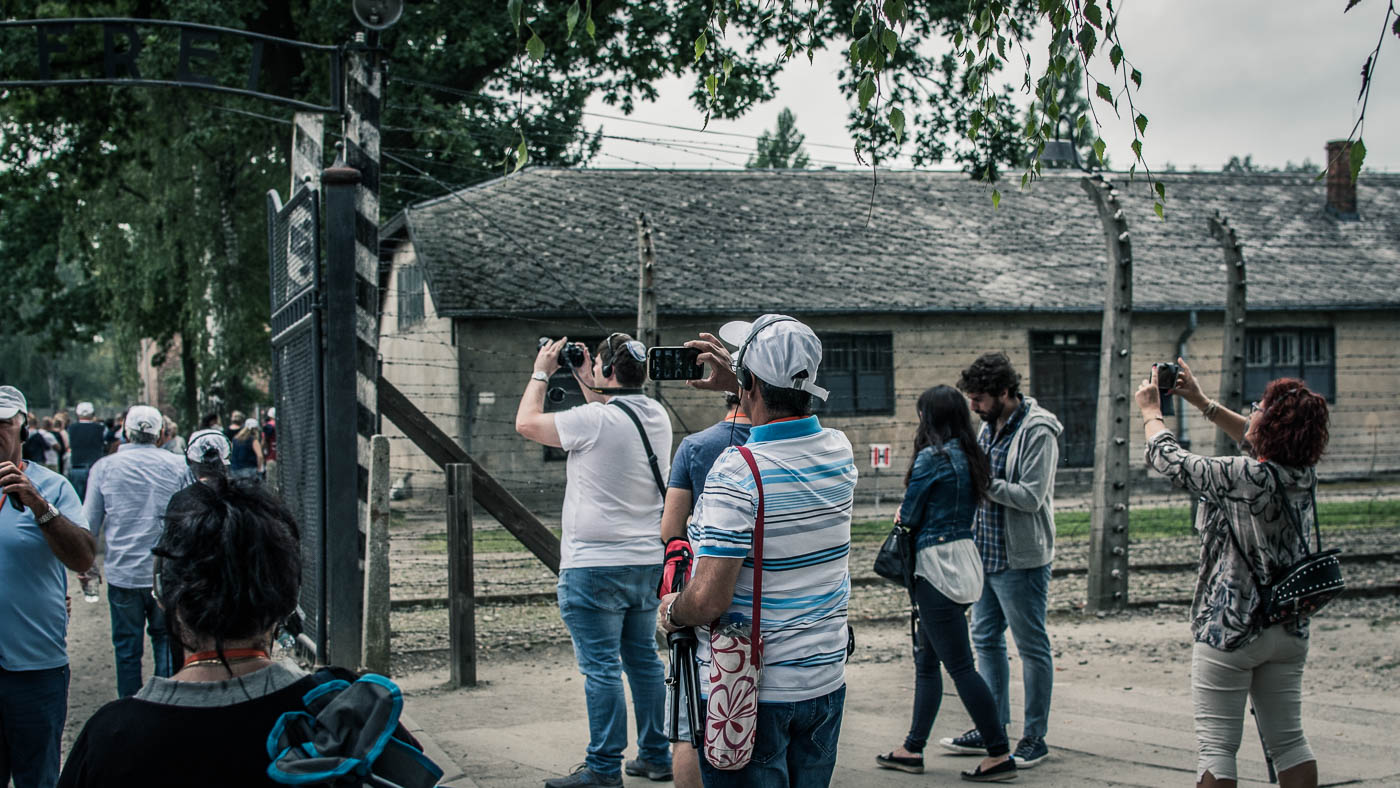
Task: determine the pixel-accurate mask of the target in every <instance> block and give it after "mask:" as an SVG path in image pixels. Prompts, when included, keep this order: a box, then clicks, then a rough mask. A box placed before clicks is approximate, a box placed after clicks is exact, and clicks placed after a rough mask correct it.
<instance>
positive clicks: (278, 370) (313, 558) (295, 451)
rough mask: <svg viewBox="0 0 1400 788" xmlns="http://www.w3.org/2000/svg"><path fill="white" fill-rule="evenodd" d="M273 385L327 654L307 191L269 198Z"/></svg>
mask: <svg viewBox="0 0 1400 788" xmlns="http://www.w3.org/2000/svg"><path fill="white" fill-rule="evenodd" d="M267 218H268V221H267V228H268V263H269V265H270V266H271V270H270V276H269V280H270V281H271V284H272V382H273V389H274V397H275V399H276V402H277V459H278V471H279V477H280V486H281V493H282V498H283V500H284V501H286V503H287V506H288V507H290V508H291V510H292V514H294V515H296V518H297V523H298V524H299V525H300V526H301V551H302V582H301V612H302V623H303V626H304V627H305V634H306V636H307V637H309V638H310V639H311V641H312V642H313V643H315V644H316V653H317V654H320V655H324V654H325V653H326V626H325V621H326V616H325V611H326V551H325V544H326V538H325V533H326V531H325V484H324V479H323V477H322V470H323V468H324V467H325V457H324V456H323V455H324V451H325V441H324V440H323V434H324V430H323V427H324V425H323V424H322V413H323V400H322V397H321V390H322V382H321V375H322V365H321V347H322V346H321V315H320V311H321V301H320V298H321V244H320V237H321V234H320V199H319V195H318V192H317V191H316V189H313V188H309V187H302V188H300V189H298V190H297V193H296V194H295V195H293V196H292V198H291V200H290V201H288V202H287V204H286V205H283V204H282V201H281V200H280V199H279V198H278V196H277V192H276V191H275V190H274V191H270V192H268V195H267Z"/></svg>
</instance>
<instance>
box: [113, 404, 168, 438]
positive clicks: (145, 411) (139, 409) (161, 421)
mask: <svg viewBox="0 0 1400 788" xmlns="http://www.w3.org/2000/svg"><path fill="white" fill-rule="evenodd" d="M123 426H124V428H125V429H126V431H127V432H128V433H132V432H144V433H146V434H147V435H160V432H161V429H162V428H164V426H165V417H164V416H162V415H160V411H158V410H156V409H155V408H153V407H151V406H150V405H132V406H131V410H128V411H127V412H126V421H125V422H123Z"/></svg>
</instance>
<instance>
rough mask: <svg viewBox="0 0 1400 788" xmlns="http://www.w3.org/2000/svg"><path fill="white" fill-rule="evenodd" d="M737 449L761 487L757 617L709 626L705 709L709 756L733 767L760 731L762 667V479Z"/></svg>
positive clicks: (744, 760) (756, 532)
mask: <svg viewBox="0 0 1400 788" xmlns="http://www.w3.org/2000/svg"><path fill="white" fill-rule="evenodd" d="M738 448H739V453H740V454H743V455H744V460H745V461H746V462H747V463H748V464H749V470H751V471H753V480H754V484H755V486H757V488H758V516H757V517H756V518H755V521H754V528H753V615H752V616H751V625H750V628H749V629H748V631H747V632H746V631H745V630H744V627H743V624H742V623H737V622H736V623H729V624H727V625H725V626H723V627H721V626H716V625H711V626H710V698H709V702H708V703H707V704H706V707H705V760H706V761H709V763H710V765H711V766H713V767H715V768H716V769H723V770H726V771H733V770H738V769H742V768H744V767H745V766H748V764H749V760H750V759H751V758H753V749H754V737H755V735H756V733H757V730H758V683H759V673H760V672H761V671H762V669H763V637H762V633H761V630H760V626H759V624H760V619H761V618H762V611H763V602H762V600H763V478H762V476H760V475H759V472H758V463H756V462H755V461H754V458H753V452H751V451H749V450H748V448H746V447H744V446H740V447H738Z"/></svg>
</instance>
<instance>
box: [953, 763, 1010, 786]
mask: <svg viewBox="0 0 1400 788" xmlns="http://www.w3.org/2000/svg"><path fill="white" fill-rule="evenodd" d="M962 778H963V779H964V780H968V781H970V782H974V783H998V782H1003V781H1005V780H1014V779H1016V760H1015V759H1014V758H1007V759H1006V760H1004V761H1002V762H1001V763H999V764H997V765H996V766H993V767H992V768H990V769H987V770H986V771H983V770H982V765H981V764H978V765H977V768H976V769H973V770H972V771H970V772H963V773H962Z"/></svg>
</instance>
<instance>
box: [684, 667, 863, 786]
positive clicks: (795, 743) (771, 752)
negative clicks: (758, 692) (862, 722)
mask: <svg viewBox="0 0 1400 788" xmlns="http://www.w3.org/2000/svg"><path fill="white" fill-rule="evenodd" d="M845 706H846V688H845V687H844V686H842V687H841V689H838V690H836V691H835V692H832V693H830V694H827V695H823V696H821V697H820V698H812V699H811V700H800V701H796V702H794V703H760V704H758V726H757V729H756V730H755V732H754V737H755V738H754V749H753V760H751V761H749V765H748V766H745V767H744V768H742V769H738V770H735V771H724V770H722V769H716V768H715V767H713V766H711V765H710V762H709V761H707V760H705V757H704V754H705V749H704V747H701V748H700V756H701V757H700V779H701V780H703V781H704V783H705V788H789V786H792V788H820V786H824V785H829V784H830V783H831V772H832V771H833V770H834V769H835V768H836V742H837V740H838V739H839V738H841V714H842V712H843V711H844V709H845Z"/></svg>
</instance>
